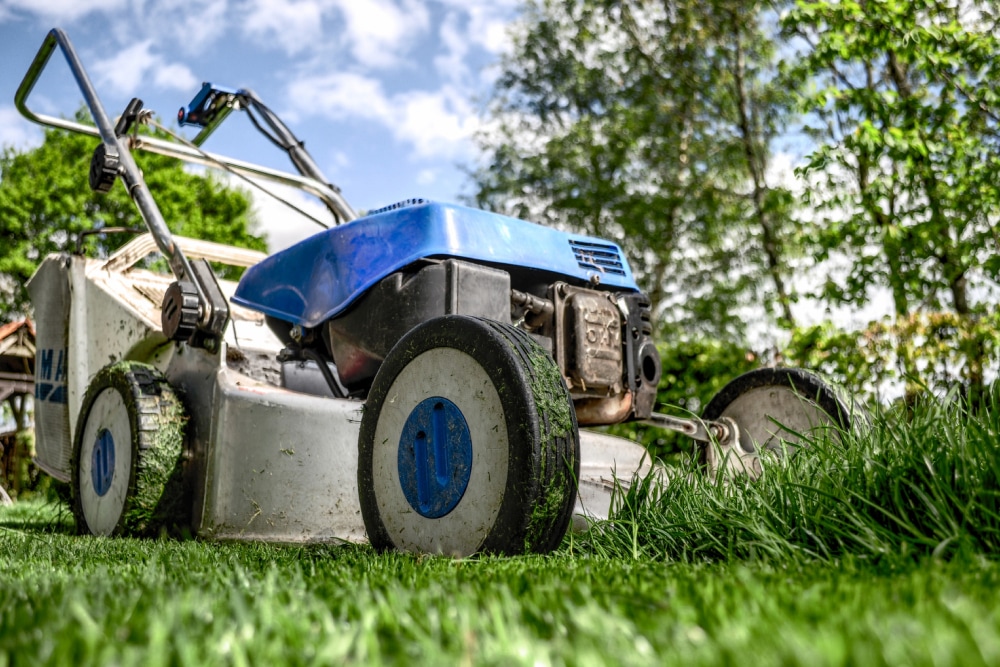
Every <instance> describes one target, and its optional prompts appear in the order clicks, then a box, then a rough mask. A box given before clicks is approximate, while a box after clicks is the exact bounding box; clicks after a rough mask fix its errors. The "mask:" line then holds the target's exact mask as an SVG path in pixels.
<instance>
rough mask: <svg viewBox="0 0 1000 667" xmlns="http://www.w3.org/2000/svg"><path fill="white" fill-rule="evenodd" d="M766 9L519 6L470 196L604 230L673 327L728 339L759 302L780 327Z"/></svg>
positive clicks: (781, 207)
mask: <svg viewBox="0 0 1000 667" xmlns="http://www.w3.org/2000/svg"><path fill="white" fill-rule="evenodd" d="M768 10H769V4H768V3H766V2H762V1H757V2H754V1H740V0H709V1H699V2H694V1H692V0H674V1H669V2H665V3H653V2H646V1H643V0H562V1H560V0H531V1H529V2H528V3H527V7H526V13H525V17H524V20H523V21H522V22H521V23H520V24H519V27H518V29H517V30H518V31H517V33H516V35H515V39H514V50H513V52H512V54H511V55H510V56H509V57H507V58H506V60H505V61H504V62H503V74H502V76H501V77H500V79H499V81H498V84H497V87H496V90H495V94H494V97H493V100H492V103H491V107H490V109H491V115H492V116H493V118H494V119H495V121H496V123H495V125H494V126H492V128H491V129H490V130H489V131H487V132H484V133H483V134H482V135H481V136H480V142H481V144H482V147H483V148H484V149H485V151H486V153H487V155H488V156H489V164H487V165H486V166H485V167H484V168H483V169H481V170H479V171H478V172H477V173H476V174H475V178H476V181H477V183H476V188H477V191H476V194H475V200H476V203H477V204H478V205H480V206H483V207H486V208H491V209H494V210H498V211H501V212H505V213H509V214H512V215H517V216H520V217H525V218H528V219H534V220H538V221H542V222H547V223H549V224H554V225H559V226H564V227H569V228H572V229H576V230H579V231H582V232H586V233H590V234H595V235H600V236H605V237H608V238H612V239H614V240H615V241H617V242H618V243H620V244H621V245H622V246H623V248H624V249H625V251H626V252H627V253H628V255H629V258H630V260H631V264H632V265H633V268H634V269H635V270H636V274H637V277H638V279H639V281H640V283H641V284H642V285H643V287H644V288H645V289H646V291H647V292H648V293H649V294H650V296H651V297H652V299H653V301H654V307H655V308H656V309H657V311H658V313H657V314H658V319H660V320H661V321H668V322H672V323H673V324H674V325H677V326H678V329H675V330H679V329H680V325H683V329H684V330H685V331H687V332H698V331H700V332H702V333H708V334H710V335H715V336H722V337H725V338H728V339H732V340H740V339H743V338H745V329H746V326H745V323H744V321H743V320H742V319H741V317H740V315H741V313H740V309H741V308H742V307H746V306H748V305H751V306H752V305H754V304H758V305H759V304H761V303H765V304H774V306H775V308H774V310H775V311H776V313H777V315H778V317H779V318H780V320H781V321H782V322H783V323H785V324H786V325H789V326H790V325H792V324H793V323H794V317H793V314H792V310H791V304H792V302H793V301H794V299H795V295H794V291H793V290H792V288H791V286H790V284H789V281H788V279H787V272H788V266H787V262H786V259H787V256H788V255H789V253H790V251H791V248H790V246H789V244H790V240H791V237H790V234H789V221H790V211H791V202H792V198H791V197H790V195H789V193H788V192H787V191H786V190H785V189H783V188H782V187H779V186H777V184H775V183H772V182H770V181H772V180H773V178H772V177H771V176H770V175H769V173H768V172H769V159H770V154H771V144H772V140H773V139H774V137H775V136H776V135H777V134H778V133H779V132H780V130H781V129H782V126H783V123H784V119H785V116H786V112H787V105H788V104H789V102H790V100H791V98H790V96H789V95H788V94H787V93H786V92H784V91H783V89H782V88H781V87H780V86H778V85H776V82H775V76H774V75H775V73H776V67H777V63H776V60H775V45H774V43H773V41H772V39H771V37H770V36H769V35H770V33H771V32H773V29H774V28H775V25H776V18H775V15H774V14H773V12H771V13H769V11H768Z"/></svg>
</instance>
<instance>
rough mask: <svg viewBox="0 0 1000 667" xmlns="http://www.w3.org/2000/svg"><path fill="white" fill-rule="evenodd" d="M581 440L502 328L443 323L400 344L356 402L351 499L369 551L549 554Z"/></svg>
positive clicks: (515, 335)
mask: <svg viewBox="0 0 1000 667" xmlns="http://www.w3.org/2000/svg"><path fill="white" fill-rule="evenodd" d="M579 459H580V438H579V432H578V429H577V423H576V413H575V412H574V410H573V406H572V402H571V399H570V396H569V392H568V391H567V389H566V386H565V384H564V383H563V380H562V376H561V374H560V373H559V370H558V368H557V367H556V365H555V361H554V360H553V359H552V357H551V356H549V355H548V354H547V353H546V352H545V351H544V350H543V349H542V348H541V347H539V346H538V345H537V344H536V343H535V342H534V341H532V340H531V338H530V337H529V336H528V335H527V334H526V333H525V332H523V331H521V330H519V329H516V328H514V327H512V326H510V325H508V324H502V323H498V322H494V321H490V320H484V319H477V318H471V317H465V316H458V315H450V316H445V317H440V318H437V319H434V320H430V321H429V322H426V323H424V324H422V325H420V326H418V327H416V328H415V329H414V330H412V331H411V332H410V333H408V334H407V335H406V336H404V337H403V339H402V340H400V341H399V343H397V344H396V346H395V347H394V348H393V349H392V351H391V352H390V353H389V355H388V356H387V357H386V360H385V362H384V363H383V364H382V367H381V368H380V369H379V372H378V374H377V375H376V377H375V381H374V384H373V385H372V389H371V392H370V393H369V395H368V401H367V403H366V404H365V409H364V417H363V419H362V421H361V436H360V441H359V465H358V489H359V493H360V497H361V498H360V499H361V512H362V516H363V518H364V522H365V528H366V529H367V531H368V537H369V539H370V540H371V543H372V545H373V546H375V548H377V549H379V550H386V549H398V550H402V551H409V552H414V553H440V554H448V555H454V556H467V555H470V554H473V553H476V552H481V551H482V552H494V553H506V554H518V553H526V552H528V553H530V552H547V551H551V550H552V549H554V548H556V547H557V546H558V545H559V543H560V541H561V540H562V537H563V535H564V534H565V532H566V529H567V527H568V526H569V522H570V519H571V515H572V512H573V507H574V504H575V500H576V493H577V479H578V477H579V466H580V463H579Z"/></svg>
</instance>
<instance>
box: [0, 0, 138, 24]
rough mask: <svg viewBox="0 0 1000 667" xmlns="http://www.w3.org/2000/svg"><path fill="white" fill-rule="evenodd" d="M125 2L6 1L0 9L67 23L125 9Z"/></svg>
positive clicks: (75, 0) (85, 0) (106, 0)
mask: <svg viewBox="0 0 1000 667" xmlns="http://www.w3.org/2000/svg"><path fill="white" fill-rule="evenodd" d="M126 2H127V0H44V1H43V2H39V0H6V2H4V5H3V6H2V7H0V12H2V11H3V10H5V9H8V10H9V9H14V10H20V11H24V12H30V13H32V14H35V15H37V16H40V17H42V18H44V19H46V20H58V21H59V22H60V23H69V22H72V21H75V20H76V19H78V18H80V17H82V16H86V15H87V14H90V13H91V12H105V13H109V12H113V11H117V10H120V9H122V8H124V7H125V5H126Z"/></svg>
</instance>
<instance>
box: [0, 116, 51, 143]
mask: <svg viewBox="0 0 1000 667" xmlns="http://www.w3.org/2000/svg"><path fill="white" fill-rule="evenodd" d="M33 128H34V126H33V125H31V124H30V123H29V122H28V121H27V120H26V119H25V118H24V117H23V116H21V114H20V113H18V111H17V109H15V108H14V107H0V146H12V147H14V148H16V149H18V150H25V149H28V148H34V147H35V146H38V145H40V144H41V143H42V136H41V133H40V132H38V131H37V130H34V131H33Z"/></svg>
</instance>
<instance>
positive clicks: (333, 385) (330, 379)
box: [302, 348, 347, 398]
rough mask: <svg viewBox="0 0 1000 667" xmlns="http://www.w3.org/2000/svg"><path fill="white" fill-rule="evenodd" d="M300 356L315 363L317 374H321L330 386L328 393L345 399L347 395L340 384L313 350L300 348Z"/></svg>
mask: <svg viewBox="0 0 1000 667" xmlns="http://www.w3.org/2000/svg"><path fill="white" fill-rule="evenodd" d="M302 356H303V357H305V358H306V359H308V360H309V361H315V362H316V365H317V366H319V372H320V373H322V374H323V379H324V380H326V383H327V384H328V385H329V386H330V391H332V392H333V395H334V396H335V397H336V398H347V393H346V392H345V391H344V390H343V388H342V387H341V385H340V382H338V381H337V378H336V377H334V375H333V371H331V370H330V367H329V366H327V365H326V360H324V359H323V357H321V356H319V354H317V353H316V351H315V350H310V349H309V348H302Z"/></svg>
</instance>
